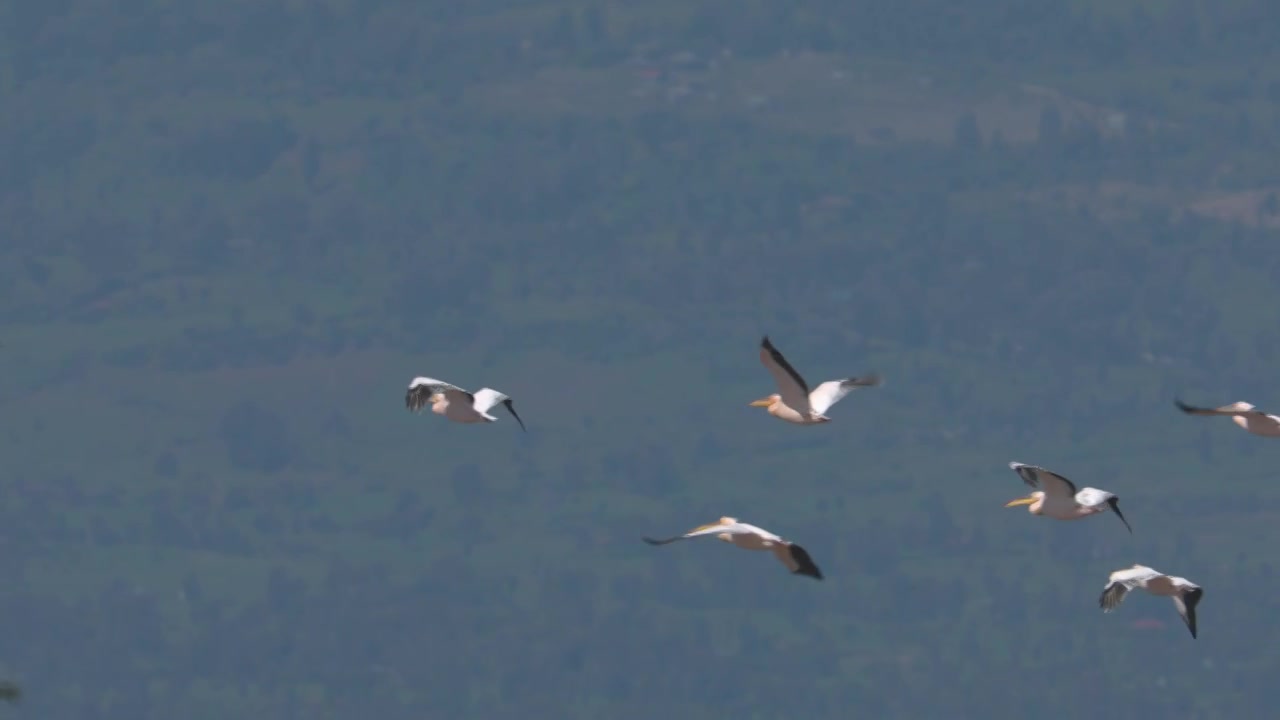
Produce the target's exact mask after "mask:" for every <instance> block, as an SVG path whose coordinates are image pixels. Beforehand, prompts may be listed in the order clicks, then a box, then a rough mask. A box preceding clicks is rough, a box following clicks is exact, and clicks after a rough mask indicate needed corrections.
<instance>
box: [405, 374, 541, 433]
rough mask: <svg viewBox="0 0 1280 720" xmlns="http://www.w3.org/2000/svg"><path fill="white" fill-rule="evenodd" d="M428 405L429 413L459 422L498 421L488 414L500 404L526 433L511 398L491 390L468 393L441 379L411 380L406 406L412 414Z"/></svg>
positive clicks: (406, 396)
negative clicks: (429, 407) (429, 404)
mask: <svg viewBox="0 0 1280 720" xmlns="http://www.w3.org/2000/svg"><path fill="white" fill-rule="evenodd" d="M428 402H429V403H431V412H433V413H435V414H437V415H443V416H445V417H446V418H448V419H450V420H452V421H454V422H460V423H481V422H494V421H496V420H497V419H498V418H496V417H494V416H492V415H490V414H489V411H490V410H492V409H493V408H494V407H495V406H497V405H498V404H499V403H501V404H502V405H503V406H504V407H506V408H507V412H509V413H511V417H513V418H515V419H516V422H518V423H520V429H521V430H525V427H524V421H523V420H521V419H520V416H519V415H517V414H516V409H515V406H513V405H512V404H511V398H509V397H507V396H506V395H503V394H502V393H500V392H498V391H497V390H494V389H493V388H480V389H479V390H477V391H475V392H474V393H469V392H467V391H466V390H463V389H462V388H460V387H458V386H457V385H450V384H449V383H447V382H445V381H443V380H436V379H435V378H429V377H416V378H414V379H413V382H411V383H409V391H408V392H407V393H405V396H404V404H405V407H407V408H409V410H410V411H412V412H421V410H422V408H424V407H426V406H427V403H428ZM525 432H528V431H527V430H525Z"/></svg>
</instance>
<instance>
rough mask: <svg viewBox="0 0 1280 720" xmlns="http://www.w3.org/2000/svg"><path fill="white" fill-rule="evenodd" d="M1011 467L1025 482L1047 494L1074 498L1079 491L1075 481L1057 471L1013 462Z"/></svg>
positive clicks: (1010, 464)
mask: <svg viewBox="0 0 1280 720" xmlns="http://www.w3.org/2000/svg"><path fill="white" fill-rule="evenodd" d="M1009 468H1010V469H1011V470H1013V471H1014V472H1016V473H1018V477H1020V478H1022V481H1023V482H1024V483H1026V484H1027V485H1030V486H1031V487H1032V488H1035V489H1036V490H1043V491H1044V494H1045V495H1053V496H1057V497H1067V498H1072V499H1074V498H1075V496H1076V493H1077V492H1079V491H1078V490H1076V485H1075V483H1073V482H1071V481H1070V480H1068V479H1066V478H1065V477H1063V476H1061V475H1059V474H1058V473H1056V472H1051V471H1049V470H1045V469H1044V468H1042V467H1036V466H1035V465H1027V464H1024V463H1020V462H1011V463H1009Z"/></svg>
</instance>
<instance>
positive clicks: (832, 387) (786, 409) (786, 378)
mask: <svg viewBox="0 0 1280 720" xmlns="http://www.w3.org/2000/svg"><path fill="white" fill-rule="evenodd" d="M760 362H762V363H764V366H765V367H766V368H768V370H769V373H770V374H771V375H773V381H774V382H775V383H776V384H777V385H778V390H779V391H780V392H778V393H774V394H772V395H770V396H769V397H766V398H761V399H759V400H756V401H755V402H753V403H751V407H762V408H769V414H770V415H772V416H774V417H776V418H778V419H779V420H786V421H787V422H790V423H796V424H797V425H817V424H818V423H824V422H830V421H831V418H829V417H827V416H826V415H824V414H823V413H825V412H826V411H827V410H828V409H830V408H831V406H832V405H835V404H836V403H837V402H840V399H841V398H843V397H844V396H845V395H848V394H849V391H850V390H853V389H854V388H860V387H876V386H877V385H879V384H880V383H881V382H882V380H881V378H880V376H879V375H875V374H871V375H867V376H865V377H850V378H844V379H842V380H828V381H826V382H824V383H822V384H821V385H819V386H818V387H816V388H814V389H813V392H809V384H808V383H806V382H805V381H804V378H802V377H800V373H798V372H796V369H795V368H793V367H791V363H789V362H787V359H786V358H785V357H783V356H782V353H781V352H779V351H778V348H776V347H774V346H773V343H771V342H769V336H768V335H765V336H764V339H762V340H761V341H760Z"/></svg>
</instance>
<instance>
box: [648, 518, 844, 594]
mask: <svg viewBox="0 0 1280 720" xmlns="http://www.w3.org/2000/svg"><path fill="white" fill-rule="evenodd" d="M713 535H714V536H715V537H717V538H719V539H720V540H723V541H725V542H727V543H730V544H731V545H733V546H734V547H740V548H742V549H743V550H768V551H770V552H772V553H773V556H774V557H776V558H778V560H779V561H780V562H782V564H783V565H785V566H786V567H787V569H788V570H790V571H791V572H792V574H794V575H806V576H808V577H811V578H815V579H817V580H821V579H822V571H821V570H819V569H818V566H817V565H815V564H814V562H813V558H811V557H809V553H808V551H806V550H805V549H804V548H802V547H800V546H799V545H797V544H795V543H793V542H790V541H788V540H783V539H782V538H781V537H779V536H777V535H774V534H773V533H771V532H769V531H768V530H765V529H764V528H759V527H756V526H755V525H749V524H747V523H744V522H738V519H737V518H731V517H722V518H720V520H719V521H718V522H714V523H711V524H710V525H699V526H698V527H696V528H694V529H692V530H690V531H689V532H687V533H684V534H683V535H676V536H675V537H669V538H666V539H664V540H654V539H653V538H650V537H646V538H641V539H642V540H644V541H645V542H647V543H649V544H650V545H666V544H667V543H673V542H675V541H677V540H689V539H691V538H698V537H711V536H713Z"/></svg>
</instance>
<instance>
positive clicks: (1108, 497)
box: [1076, 487, 1133, 533]
mask: <svg viewBox="0 0 1280 720" xmlns="http://www.w3.org/2000/svg"><path fill="white" fill-rule="evenodd" d="M1076 503H1077V504H1079V505H1082V506H1084V507H1090V508H1098V507H1102V506H1104V505H1105V506H1107V507H1109V508H1111V512H1113V513H1115V514H1116V517H1118V518H1120V522H1122V523H1124V526H1125V527H1126V528H1129V532H1130V533H1132V532H1133V528H1132V527H1130V526H1129V521H1128V520H1125V519H1124V513H1122V512H1120V498H1118V497H1116V495H1115V493H1110V492H1107V491H1106V490H1099V489H1098V488H1091V487H1087V488H1084V489H1083V490H1081V491H1080V492H1078V493H1076Z"/></svg>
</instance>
